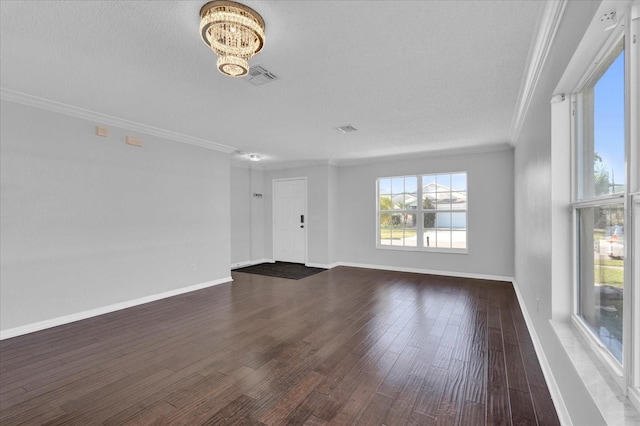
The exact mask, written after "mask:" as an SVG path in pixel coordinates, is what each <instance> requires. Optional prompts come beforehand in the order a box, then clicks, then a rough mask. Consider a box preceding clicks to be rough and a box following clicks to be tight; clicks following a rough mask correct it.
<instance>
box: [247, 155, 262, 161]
mask: <svg viewBox="0 0 640 426" xmlns="http://www.w3.org/2000/svg"><path fill="white" fill-rule="evenodd" d="M249 160H251V161H260V160H261V158H260V156H259V155H258V154H251V155H250V156H249Z"/></svg>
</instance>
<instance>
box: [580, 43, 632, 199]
mask: <svg viewBox="0 0 640 426" xmlns="http://www.w3.org/2000/svg"><path fill="white" fill-rule="evenodd" d="M622 47H623V45H622V44H620V45H618V47H617V48H616V49H615V50H614V51H613V52H612V53H611V55H610V56H609V57H608V58H607V59H606V60H605V62H604V66H603V68H601V70H600V73H599V74H596V76H595V77H596V78H594V80H593V82H592V84H591V85H589V86H587V87H586V88H585V89H584V90H583V91H582V92H580V96H579V118H580V125H579V129H578V198H579V199H588V198H593V197H597V196H601V195H607V194H612V193H617V192H623V191H624V189H625V178H626V173H625V124H624V51H623V50H622Z"/></svg>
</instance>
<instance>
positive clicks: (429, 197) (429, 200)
mask: <svg viewBox="0 0 640 426" xmlns="http://www.w3.org/2000/svg"><path fill="white" fill-rule="evenodd" d="M422 208H423V209H424V210H435V208H436V194H435V193H430V194H426V193H423V194H422Z"/></svg>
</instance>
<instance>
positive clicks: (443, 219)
mask: <svg viewBox="0 0 640 426" xmlns="http://www.w3.org/2000/svg"><path fill="white" fill-rule="evenodd" d="M436 215H437V216H436V228H450V227H451V213H448V212H447V213H437V214H436Z"/></svg>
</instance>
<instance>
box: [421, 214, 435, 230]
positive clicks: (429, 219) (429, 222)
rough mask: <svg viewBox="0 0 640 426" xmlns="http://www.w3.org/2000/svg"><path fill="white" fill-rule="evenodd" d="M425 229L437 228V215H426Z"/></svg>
mask: <svg viewBox="0 0 640 426" xmlns="http://www.w3.org/2000/svg"><path fill="white" fill-rule="evenodd" d="M423 227H424V229H427V228H435V227H436V214H435V213H425V214H424V224H423Z"/></svg>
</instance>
